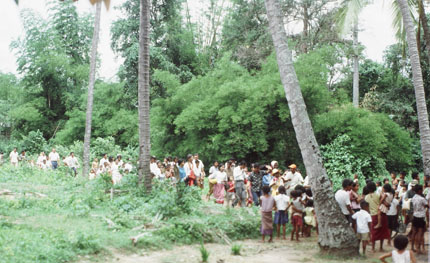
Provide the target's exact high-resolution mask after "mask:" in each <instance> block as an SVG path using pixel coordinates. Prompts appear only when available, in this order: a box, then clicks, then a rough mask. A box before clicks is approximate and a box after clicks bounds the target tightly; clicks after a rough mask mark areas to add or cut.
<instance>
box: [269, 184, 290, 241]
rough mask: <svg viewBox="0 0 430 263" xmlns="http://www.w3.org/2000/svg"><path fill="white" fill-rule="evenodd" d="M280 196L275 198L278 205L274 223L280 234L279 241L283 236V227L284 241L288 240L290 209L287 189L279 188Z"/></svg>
mask: <svg viewBox="0 0 430 263" xmlns="http://www.w3.org/2000/svg"><path fill="white" fill-rule="evenodd" d="M278 192H279V194H278V195H276V196H274V197H273V198H274V199H275V203H276V213H275V220H274V221H273V222H274V223H275V225H276V231H277V233H278V239H279V238H280V234H281V225H282V239H283V240H286V239H287V238H286V236H285V234H286V224H287V223H288V208H289V207H290V197H289V196H287V195H286V191H285V187H284V186H283V185H281V186H280V187H279V188H278Z"/></svg>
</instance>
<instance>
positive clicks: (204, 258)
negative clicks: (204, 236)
mask: <svg viewBox="0 0 430 263" xmlns="http://www.w3.org/2000/svg"><path fill="white" fill-rule="evenodd" d="M200 255H201V256H202V262H203V263H207V262H208V259H209V251H207V249H206V248H205V246H204V245H203V243H202V244H201V246H200Z"/></svg>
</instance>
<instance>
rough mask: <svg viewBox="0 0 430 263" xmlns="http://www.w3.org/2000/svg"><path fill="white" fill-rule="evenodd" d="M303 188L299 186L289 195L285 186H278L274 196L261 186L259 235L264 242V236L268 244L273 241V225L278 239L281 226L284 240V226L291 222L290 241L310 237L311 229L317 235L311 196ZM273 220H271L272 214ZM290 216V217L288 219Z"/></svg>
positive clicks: (267, 188)
mask: <svg viewBox="0 0 430 263" xmlns="http://www.w3.org/2000/svg"><path fill="white" fill-rule="evenodd" d="M303 190H305V189H304V187H303V186H301V185H299V186H296V188H295V189H294V190H292V191H290V195H289V196H288V195H287V194H286V189H285V186H283V185H281V186H279V188H278V190H277V192H278V194H276V195H275V196H272V195H271V189H270V187H269V186H267V185H266V186H263V188H262V191H263V195H262V196H261V197H260V204H261V222H262V224H261V229H260V231H261V235H262V241H263V242H264V240H265V236H269V237H270V238H269V242H272V241H273V223H274V224H275V225H276V231H277V237H278V238H280V232H281V231H280V229H281V226H282V239H283V240H286V224H287V223H288V222H290V221H291V224H292V226H293V228H292V231H291V241H293V240H296V241H300V240H299V236H300V233H301V235H302V237H310V236H311V229H312V228H315V229H316V233H317V234H318V225H317V220H316V216H315V211H314V208H313V199H312V195H310V196H309V195H308V194H307V193H306V191H303ZM273 211H275V218H274V220H272V212H273ZM289 215H291V217H289Z"/></svg>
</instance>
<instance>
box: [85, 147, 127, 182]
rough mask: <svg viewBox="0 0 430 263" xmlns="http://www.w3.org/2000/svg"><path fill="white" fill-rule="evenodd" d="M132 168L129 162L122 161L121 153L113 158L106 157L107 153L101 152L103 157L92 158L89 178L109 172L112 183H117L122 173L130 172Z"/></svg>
mask: <svg viewBox="0 0 430 263" xmlns="http://www.w3.org/2000/svg"><path fill="white" fill-rule="evenodd" d="M132 169H133V166H132V164H131V162H124V161H123V160H122V156H121V155H118V156H117V157H116V158H113V157H108V155H107V154H103V158H101V159H100V161H99V160H98V159H97V158H95V159H94V160H93V162H92V164H91V170H90V175H89V179H90V180H93V179H95V178H96V177H97V176H100V175H101V174H109V175H110V176H111V177H112V183H113V184H118V183H119V182H120V181H121V179H122V177H123V175H124V174H128V173H130V172H131V171H132Z"/></svg>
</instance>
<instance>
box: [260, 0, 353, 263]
mask: <svg viewBox="0 0 430 263" xmlns="http://www.w3.org/2000/svg"><path fill="white" fill-rule="evenodd" d="M266 9H267V16H268V19H269V27H270V32H271V34H272V38H273V43H274V45H275V50H276V57H277V61H278V66H279V71H280V75H281V81H282V84H283V86H284V90H285V95H286V98H287V101H288V107H289V109H290V114H291V120H292V123H293V126H294V131H295V133H296V139H297V142H298V144H299V147H300V150H301V154H302V158H303V161H304V164H305V167H306V173H307V175H308V176H310V183H311V186H312V192H313V194H314V204H315V212H316V215H317V218H318V225H319V246H320V248H321V251H322V252H324V253H329V254H330V255H335V256H342V257H351V256H356V255H358V242H357V239H356V237H355V234H354V232H353V230H352V228H351V227H350V226H349V224H348V222H347V221H346V219H345V216H344V215H343V214H342V212H341V210H340V208H339V205H338V204H337V202H336V200H335V199H334V194H333V189H332V187H331V184H330V180H329V178H328V176H327V172H326V170H325V168H324V166H323V163H322V159H321V154H320V151H319V146H318V143H317V141H316V139H315V135H314V133H313V129H312V125H311V122H310V120H309V116H308V113H307V110H306V105H305V102H304V100H303V96H302V92H301V89H300V86H299V83H298V80H297V76H296V72H295V70H294V66H293V61H292V54H291V51H290V50H289V48H288V44H287V43H288V41H287V40H288V39H287V35H286V33H285V29H284V23H283V16H282V13H281V10H282V9H281V7H280V5H279V0H266Z"/></svg>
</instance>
